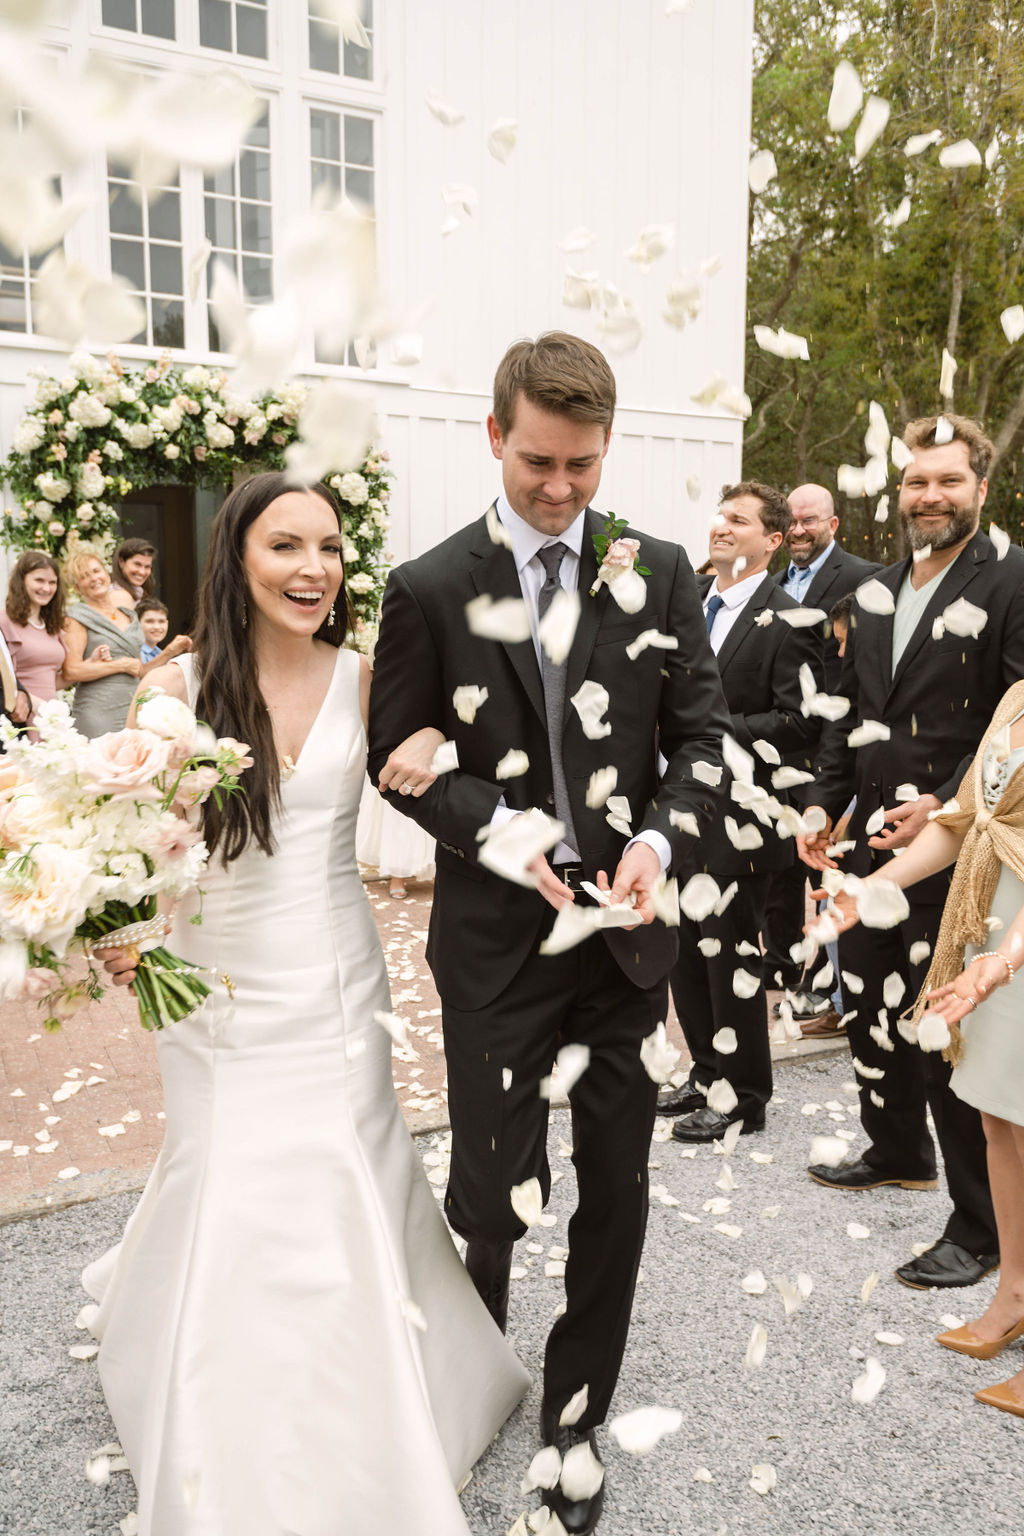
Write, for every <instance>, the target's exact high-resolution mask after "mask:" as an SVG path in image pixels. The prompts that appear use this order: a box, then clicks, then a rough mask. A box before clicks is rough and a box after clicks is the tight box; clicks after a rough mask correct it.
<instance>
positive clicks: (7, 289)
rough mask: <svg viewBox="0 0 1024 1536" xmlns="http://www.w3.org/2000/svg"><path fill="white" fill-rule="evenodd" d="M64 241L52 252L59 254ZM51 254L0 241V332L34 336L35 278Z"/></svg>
mask: <svg viewBox="0 0 1024 1536" xmlns="http://www.w3.org/2000/svg"><path fill="white" fill-rule="evenodd" d="M16 110H17V128H18V132H19V133H21V132H22V131H23V130H24V129H25V127H26V125H27V123H28V121H29V115H28V113H27V112H26V111H25V109H24V108H23V107H18V108H17V109H16ZM50 185H51V186H52V188H53V191H54V195H55V196H56V197H57V198H58V199H59V198H60V196H61V181H60V177H59V176H55V177H54V178H53V181H52V182H51V183H50ZM62 247H63V241H58V242H57V243H56V245H55V246H54V247H52V248H51V249H55V250H59V249H61V248H62ZM49 254H50V251H38V252H35V253H33V252H31V251H28V250H26V249H25V247H24V246H21V247H19V248H18V249H17V250H12V249H11V247H10V246H7V245H4V243H3V241H2V240H0V331H19V332H21V334H22V335H24V336H32V335H34V334H35V329H36V328H35V325H34V323H33V316H32V285H33V284H34V282H35V280H36V274H37V272H38V271H39V268H40V267H41V266H42V264H43V262H44V261H45V260H46V258H47V256H49Z"/></svg>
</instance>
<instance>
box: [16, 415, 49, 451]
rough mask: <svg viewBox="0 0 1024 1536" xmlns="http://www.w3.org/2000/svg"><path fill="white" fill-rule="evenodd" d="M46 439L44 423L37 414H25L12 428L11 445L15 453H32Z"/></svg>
mask: <svg viewBox="0 0 1024 1536" xmlns="http://www.w3.org/2000/svg"><path fill="white" fill-rule="evenodd" d="M45 441H46V424H45V422H43V421H41V420H40V418H39V417H38V416H26V417H24V419H23V420H21V421H19V423H18V425H17V426H16V427H15V429H14V436H13V437H12V439H11V446H12V447H13V449H14V451H15V453H34V452H35V450H36V449H37V448H41V447H42V445H43V443H45Z"/></svg>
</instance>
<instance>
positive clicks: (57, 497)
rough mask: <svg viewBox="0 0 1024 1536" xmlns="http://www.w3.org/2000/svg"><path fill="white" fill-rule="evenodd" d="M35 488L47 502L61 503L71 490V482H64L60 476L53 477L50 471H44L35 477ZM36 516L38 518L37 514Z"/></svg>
mask: <svg viewBox="0 0 1024 1536" xmlns="http://www.w3.org/2000/svg"><path fill="white" fill-rule="evenodd" d="M36 486H37V487H38V489H39V490H40V491H41V492H42V494H43V495H44V496H45V497H46V499H47V501H63V500H64V497H65V496H66V495H67V494H68V492H69V491H70V489H71V482H70V480H65V479H64V478H63V476H62V475H55V474H54V473H53V472H52V470H46V471H45V472H44V473H43V474H41V475H36ZM36 516H37V517H38V516H39V514H38V512H37V513H36Z"/></svg>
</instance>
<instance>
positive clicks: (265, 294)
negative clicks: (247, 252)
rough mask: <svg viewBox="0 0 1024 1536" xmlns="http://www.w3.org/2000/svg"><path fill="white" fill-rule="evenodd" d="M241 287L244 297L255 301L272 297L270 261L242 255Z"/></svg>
mask: <svg viewBox="0 0 1024 1536" xmlns="http://www.w3.org/2000/svg"><path fill="white" fill-rule="evenodd" d="M242 288H243V290H244V291H245V295H246V297H247V298H249V299H253V300H255V301H256V302H260V301H262V300H264V299H270V298H272V297H273V280H272V276H271V263H270V262H269V261H264V260H263V259H262V258H261V257H259V256H243V257H242Z"/></svg>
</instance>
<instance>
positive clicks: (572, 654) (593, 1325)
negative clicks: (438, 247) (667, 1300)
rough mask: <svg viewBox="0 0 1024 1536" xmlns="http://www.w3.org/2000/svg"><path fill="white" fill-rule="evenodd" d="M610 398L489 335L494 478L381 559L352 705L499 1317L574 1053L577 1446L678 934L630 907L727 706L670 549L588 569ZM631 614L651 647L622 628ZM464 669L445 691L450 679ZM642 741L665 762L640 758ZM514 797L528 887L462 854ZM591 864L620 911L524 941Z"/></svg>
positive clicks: (623, 1330)
mask: <svg viewBox="0 0 1024 1536" xmlns="http://www.w3.org/2000/svg"><path fill="white" fill-rule="evenodd" d="M614 405H615V381H614V378H613V376H612V373H611V370H610V369H609V367H608V364H607V362H606V361H605V359H604V358H603V357H602V355H601V354H600V353H599V352H598V351H597V350H596V348H594V347H592V346H590V345H589V344H588V343H586V342H583V341H580V340H579V339H578V338H576V337H573V336H569V335H566V334H565V333H560V332H554V333H549V334H548V335H546V336H542V337H540V338H539V340H538V341H536V342H528V341H523V342H518V343H516V344H515V345H514V346H513V347H511V348H510V349H509V351H508V353H507V354H506V356H505V358H504V359H503V361H502V363H501V365H500V367H499V369H498V372H497V375H496V377H495V388H494V412H493V414H492V415H491V416H490V417H489V418H488V423H487V426H488V433H489V436H490V442H491V448H492V451H493V453H494V456H495V457H496V458H497V459H499V460H500V461H501V470H502V481H503V486H504V491H503V494H502V495H501V496H499V497H498V500H497V502H496V504H495V506H494V507H493V508H492V509H491V511H490V512H489V513H488V514H487V516H486V517H485V518H481V519H480V521H479V522H477V523H474V524H472V525H471V526H470V527H468V528H465V529H462V530H461V531H460V532H458V533H456V534H454V535H453V536H452V537H451V538H449V539H447V540H445V542H444V543H443V544H441V545H440V546H439V547H438V548H436V549H434V550H432V551H431V552H430V553H428V554H426V555H423V556H421V557H420V558H419V559H416V560H411V561H409V562H408V563H406V564H405V565H402V566H400V567H399V568H398V569H397V570H395V571H393V572H392V574H391V577H390V579H389V581H388V586H387V591H386V593H385V597H384V605H383V613H382V618H381V627H380V637H379V640H378V643H377V648H376V654H375V664H374V677H373V689H372V694H371V703H370V752H369V766H370V774H371V777H372V779H373V780H374V782H377V783H381V782H383V784H384V785H385V786H387V787H388V788H389V790H390V793H389V796H388V798H389V799H390V800H391V802H392V803H393V804H394V805H395V806H397V808H398V809H400V810H402V811H405V812H406V813H407V814H409V815H411V816H412V817H413V818H414V819H415V820H416V821H418V822H419V823H420V824H421V825H422V826H423V827H424V828H425V829H426V830H427V831H428V832H429V833H431V835H432V836H434V837H435V838H436V839H437V845H438V846H437V872H436V877H435V885H434V902H433V909H432V912H431V918H430V936H429V945H428V950H427V957H428V960H429V962H430V966H431V969H432V971H433V973H434V978H435V980H436V982H437V987H438V991H439V993H440V995H441V1002H442V1017H443V1027H444V1037H445V1053H446V1056H447V1062H448V1092H449V1108H450V1112H451V1124H452V1137H453V1141H452V1162H451V1174H450V1181H449V1185H448V1191H447V1195H446V1201H445V1210H446V1214H447V1216H448V1219H449V1221H450V1222H451V1224H452V1226H453V1227H454V1228H455V1230H456V1231H457V1232H459V1233H460V1234H461V1235H462V1236H463V1237H465V1238H466V1239H467V1241H468V1244H469V1247H468V1251H467V1255H466V1262H467V1268H468V1269H469V1271H470V1273H471V1275H472V1277H473V1279H474V1281H475V1283H476V1285H477V1289H478V1290H479V1291H480V1293H481V1296H482V1297H483V1299H484V1301H485V1302H486V1303H487V1305H488V1306H489V1308H490V1310H491V1312H492V1315H494V1317H495V1319H496V1320H497V1321H498V1322H499V1324H501V1325H502V1326H504V1321H505V1313H506V1308H507V1297H508V1275H509V1264H510V1260H511V1253H512V1243H513V1241H514V1239H516V1238H517V1237H520V1236H521V1235H522V1234H523V1232H524V1230H525V1228H524V1224H523V1222H522V1221H521V1220H520V1218H519V1216H518V1215H517V1214H516V1212H515V1211H514V1210H513V1208H512V1202H511V1191H512V1190H513V1188H514V1187H515V1186H517V1185H521V1184H523V1183H525V1182H526V1181H528V1180H530V1179H537V1180H539V1182H540V1187H541V1191H542V1194H543V1196H544V1198H545V1199H546V1198H547V1195H548V1190H549V1185H550V1173H549V1170H548V1164H547V1157H546V1151H545V1146H546V1128H547V1112H548V1103H547V1099H546V1098H545V1097H543V1096H542V1094H543V1092H544V1084H545V1079H547V1078H548V1076H549V1074H550V1072H551V1067H552V1061H553V1059H554V1057H555V1054H556V1052H557V1051H558V1050H559V1048H560V1047H561V1046H563V1045H566V1044H568V1043H578V1044H580V1045H583V1046H585V1047H587V1048H588V1050H589V1065H588V1066H587V1068H586V1070H585V1071H584V1072H583V1074H582V1076H581V1077H580V1078H579V1080H578V1081H577V1082H576V1084H575V1086H574V1087H573V1088H572V1089H571V1091H570V1102H571V1105H572V1113H573V1141H574V1152H573V1160H574V1163H575V1165H576V1175H577V1182H578V1188H579V1202H578V1205H577V1209H576V1212H575V1214H574V1215H573V1217H572V1221H571V1224H570V1227H569V1238H568V1240H569V1258H568V1260H567V1262H566V1269H565V1290H566V1310H565V1313H564V1315H563V1316H562V1317H560V1318H559V1319H558V1321H557V1322H556V1323H555V1326H554V1328H553V1330H552V1332H551V1336H550V1338H549V1340H548V1344H547V1350H546V1358H545V1365H544V1402H543V1408H542V1418H541V1433H542V1437H543V1439H544V1441H545V1442H547V1443H554V1444H557V1445H558V1446H559V1449H560V1450H562V1451H563V1453H564V1451H565V1450H567V1449H568V1448H569V1446H570V1445H571V1444H572V1443H575V1442H576V1441H580V1440H583V1439H588V1440H589V1441H590V1443H591V1445H592V1447H593V1445H594V1437H593V1427H594V1426H595V1425H598V1424H600V1423H601V1422H602V1421H603V1420H604V1418H605V1415H606V1413H607V1410H608V1404H609V1401H610V1399H611V1395H612V1391H613V1388H614V1386H615V1381H616V1377H617V1375H618V1370H619V1365H620V1362H621V1358H622V1352H623V1349H624V1347H625V1340H626V1334H627V1330H628V1326H629V1315H630V1308H631V1304H632V1297H633V1289H634V1285H635V1281H636V1273H637V1267H638V1264H639V1259H640V1251H641V1246H642V1242H643V1235H644V1227H645V1223H646V1216H647V1160H648V1155H649V1143H650V1136H651V1130H652V1126H653V1120H654V1103H655V1094H656V1090H655V1085H654V1083H653V1081H652V1080H651V1078H650V1077H649V1076H648V1075H647V1073H646V1071H645V1069H644V1065H643V1063H642V1061H641V1056H640V1047H641V1043H642V1041H643V1040H644V1038H645V1037H647V1036H648V1035H650V1034H651V1033H652V1032H653V1031H655V1029H656V1027H657V1025H658V1024H659V1023H660V1022H661V1021H663V1020H664V1018H665V1010H666V1004H667V987H666V978H667V975H668V972H669V970H670V969H671V966H672V963H673V961H674V959H675V955H676V949H677V936H676V930H675V928H674V927H667V926H666V925H665V924H664V923H663V922H662V921H661V920H660V919H659V920H656V921H652V919H653V918H654V904H653V898H654V893H655V892H656V890H657V886H658V882H659V877H660V876H661V874H662V873H664V874H666V875H672V874H674V873H675V871H676V869H677V868H678V867H679V865H680V862H681V860H682V857H683V853H684V849H685V847H686V845H687V844H688V843H689V842H690V841H691V839H692V836H693V834H694V833H695V832H697V831H698V830H699V829H701V828H703V827H705V826H706V825H707V823H708V821H709V819H710V816H711V812H712V810H713V807H714V805H715V803H716V800H717V791H716V790H715V789H714V788H713V787H711V786H709V785H708V783H707V778H708V777H709V776H711V777H714V769H716V768H717V767H718V766H719V765H720V764H721V761H722V752H721V737H722V733H723V731H724V730H725V729H726V727H727V724H728V717H727V715H726V713H725V705H724V701H723V698H722V692H721V685H720V683H719V680H718V672H717V668H716V667H715V662H714V657H713V656H712V654H711V650H710V647H709V645H708V640H707V632H706V630H705V626H704V621H703V618H702V616H701V610H700V604H699V601H698V598H697V593H696V588H695V585H694V579H693V574H692V571H691V569H690V566H689V564H688V562H687V559H686V556H685V554H684V553H683V551H682V550H681V549H680V548H679V547H678V546H677V545H675V544H668V543H663V542H661V541H660V540H656V539H652V538H648V537H647V536H646V535H644V534H633V533H628V535H627V536H630V537H633V538H635V539H638V540H639V541H640V542H639V563H640V564H641V565H643V566H644V567H645V568H646V569H647V571H648V573H649V574H647V575H646V577H644V578H643V580H644V581H645V583H646V588H645V590H644V589H643V588H641V589H640V607H639V609H638V611H636V612H626V611H624V610H623V609H622V608H621V607H620V606H619V604H618V602H617V601H616V597H615V595H614V593H613V592H612V591H610V590H609V586H608V584H607V582H604V583H602V584H601V585H600V587H597V578H598V570H599V566H598V560H597V555H596V550H595V539H600V538H601V537H602V535H604V533H605V520H604V519H603V518H602V517H600V516H599V515H598V514H597V513H596V512H594V511H593V510H591V509H590V506H589V503H590V501H591V499H592V498H593V497H594V495H595V494H596V492H597V488H598V484H599V482H600V477H601V465H602V461H603V458H604V455H605V453H606V452H607V449H608V442H609V437H610V429H611V421H612V415H613V412H614ZM617 531H618V532H622V531H623V530H617ZM619 552H620V553H623V554H624V556H625V557H626V558H627V559H628V558H630V557H631V551H629V550H628V549H625V548H624V547H622V546H620V550H619ZM632 580H633V582H634V584H635V581H636V578H635V577H633V578H632ZM559 588H561V589H562V591H563V592H568V593H571V594H576V595H577V596H578V600H579V619H578V622H577V623H576V626H575V634H574V637H573V639H572V643H571V646H570V648H569V651H568V654H567V656H566V658H565V661H564V663H563V664H562V666H561V667H560V666H559V665H558V664H557V662H556V660H555V659H554V658H553V657H552V656H551V654H550V652H549V650H548V649H547V648H544V649H542V647H541V646H540V644H539V642H538V634H537V631H538V618H539V616H540V615H541V614H543V613H545V612H550V611H553V610H551V609H548V608H546V605H545V596H547V600H548V602H553V601H555V600H558V601H560V602H561V603H568V604H569V606H570V607H571V605H572V599H571V598H569V597H564V596H561V595H559V594H558V589H559ZM553 589H554V590H553ZM595 589H596V590H595ZM485 598H490V599H493V600H495V601H496V602H497V601H501V600H507V601H510V602H511V603H512V604H513V609H512V612H513V616H514V621H515V622H516V623H518V625H519V628H518V630H513V629H504V628H503V630H502V638H493V639H492V638H484V637H483V636H482V635H481V634H479V633H475V632H474V630H473V629H472V628H471V627H470V623H469V620H468V615H467V604H471V603H473V602H476V603H477V604H479V603H480V602H481V600H483V599H485ZM470 614H472V615H475V614H476V610H475V609H470ZM475 622H477V621H476V619H475V618H474V623H475ZM645 632H647V639H648V640H650V639H653V640H654V641H655V643H654V644H651V643H644V642H643V641H641V643H640V644H635V643H634V642H637V641H638V640H640V637H642V636H645ZM650 632H653V635H652V634H651V633H650ZM666 647H667V648H666ZM555 651H556V653H557V651H558V647H557V646H555ZM560 673H561V674H562V675H561V679H560V678H559V674H560ZM474 687H475V688H476V689H478V690H479V691H478V692H477V693H476V694H475V695H473V699H474V702H473V704H471V705H470V706H469V707H467V706H466V702H465V701H466V695H465V694H457V693H456V690H459V689H462V688H474ZM484 690H486V696H485V694H484ZM560 692H562V693H564V701H565V702H564V713H563V714H562V717H561V720H559V708H558V696H559V693H560ZM588 696H589V698H590V700H591V702H592V703H593V704H594V711H593V713H591V712H589V711H588V710H587V709H586V708H585V700H586V699H587V697H588ZM605 701H607V702H605ZM425 725H435V726H438V727H440V728H441V729H442V730H443V731H444V733H445V735H446V736H447V737H449V738H451V739H452V740H453V741H454V742H455V744H456V746H457V749H458V767H457V768H455V769H454V770H453V771H451V772H449V773H446V774H444V775H443V776H441V777H439V778H438V779H437V780H436V782H435V783H434V784H433V785H432V786H431V787H430V788H429V789H428V790H427V792H426V793H425V794H423V795H422V797H417V796H413V795H412V794H409V795H407V796H403V795H402V793H401V791H402V789H403V786H404V788H405V789H409V787H410V786H409V784H408V782H406V781H405V778H404V768H403V765H402V764H401V763H400V762H398V763H396V761H395V759H394V758H393V757H391V756H389V754H392V753H393V752H394V749H395V748H396V746H397V745H398V744H399V743H401V742H402V741H403V740H404V739H405V738H406V737H407V736H408V735H409V734H410V732H411V731H415V730H417V729H418V728H420V727H423V726H425ZM659 747H660V750H661V751H662V752H663V753H664V755H665V757H666V758H667V760H668V766H667V769H666V771H665V772H664V774H662V775H661V776H660V777H659V774H658V769H657V754H658V748H659ZM510 749H515V750H517V751H519V752H521V753H524V754H525V756H526V763H525V764H524V763H522V761H521V760H520V762H519V763H518V764H517V770H518V771H517V772H515V774H514V775H513V776H511V777H506V776H505V770H504V769H499V764H500V763H502V761H503V760H504V759H506V757H507V755H508V753H509V750H510ZM700 764H704V765H705V767H703V768H700V767H698V765H700ZM708 765H709V766H710V770H711V772H710V774H709V772H708ZM695 769H696V772H695ZM608 770H614V774H612V773H610V772H608ZM382 774H383V780H382V777H381V776H382ZM595 775H597V776H598V777H595ZM613 777H614V779H615V782H614V786H612V784H611V782H610V781H611V779H612V778H613ZM396 790H397V791H398V793H395V791H396ZM609 793H613V794H614V795H617V796H620V797H622V800H623V801H624V802H626V803H625V804H622V803H619V802H616V806H617V809H618V814H615V810H616V807H615V806H613V807H612V808H611V810H610V809H609V806H608V804H607V803H606V802H607V797H608V795H609ZM530 807H539V808H540V809H541V810H543V811H545V812H547V813H549V814H552V815H553V814H556V813H557V817H558V820H559V822H560V823H561V824H562V825H563V827H564V831H563V832H562V836H561V841H560V842H559V843H558V844H557V846H555V847H554V848H553V849H552V850H551V851H550V852H549V854H548V857H547V858H545V857H543V856H539V857H537V858H536V859H535V860H534V862H533V864H532V865H531V872H532V873H531V875H529V876H528V877H527V878H528V879H530V880H532V881H533V882H534V883H535V885H534V886H524V885H522V884H517V883H513V881H512V880H511V879H503V878H501V877H499V876H498V875H496V874H494V873H492V872H491V871H490V870H489V869H488V868H485V867H484V865H483V864H482V863H481V862H480V859H479V854H480V851H481V842H480V838H481V834H487V833H488V832H489V831H490V830H491V829H493V828H495V827H497V826H498V825H499V824H500V823H503V822H509V821H511V820H512V819H513V818H515V817H516V816H519V815H520V814H521V813H523V812H525V811H527V810H528V809H529V808H530ZM610 815H611V816H613V818H614V821H615V822H616V823H617V825H614V824H612V822H611V821H610V820H609V816H610ZM623 819H624V820H625V822H627V823H628V825H629V828H630V829H631V832H632V834H633V836H627V834H626V833H625V832H624V831H623V830H622V826H623ZM609 877H610V884H611V887H612V893H613V900H614V901H616V902H619V901H622V900H625V899H626V898H627V896H628V897H629V898H634V897H635V899H636V902H637V915H638V919H639V920H640V923H641V926H635V927H631V928H629V929H625V928H618V929H609V928H606V929H604V930H603V931H602V932H600V933H593V934H592V935H591V936H590V937H588V938H586V939H585V940H584V941H583V942H582V943H580V944H578V945H577V946H576V947H574V948H571V949H568V950H566V951H565V952H563V953H560V954H542V953H539V947H540V945H541V944H542V942H543V941H544V940H545V939H546V938H547V936H548V934H549V933H550V931H551V928H552V924H553V922H554V920H555V917H556V914H557V912H558V911H560V909H561V908H562V907H564V906H565V905H566V904H570V903H571V904H575V905H576V906H577V907H580V908H582V907H583V906H584V905H585V904H587V903H588V902H589V901H590V898H589V897H588V895H587V894H586V893H585V892H584V891H583V889H582V883H581V882H582V880H584V879H586V880H587V881H588V882H591V883H596V884H597V885H599V886H602V887H606V886H607V885H608V884H609ZM595 915H596V914H595ZM585 1384H586V1386H587V1391H588V1397H587V1405H586V1407H585V1409H584V1410H583V1412H582V1413H581V1415H580V1417H579V1419H578V1420H577V1421H576V1423H575V1425H572V1426H567V1425H561V1424H560V1423H559V1418H560V1415H561V1412H562V1410H563V1408H564V1407H565V1405H566V1404H567V1402H568V1401H569V1399H570V1398H571V1397H572V1396H573V1395H574V1394H575V1393H576V1392H578V1391H579V1389H580V1388H582V1387H583V1386H584V1385H585ZM545 1498H546V1500H547V1501H548V1502H549V1503H550V1505H551V1507H552V1508H553V1509H555V1510H556V1512H557V1513H558V1514H559V1517H560V1518H561V1520H562V1523H563V1525H565V1526H566V1528H567V1529H568V1530H570V1531H577V1532H583V1531H589V1530H592V1529H593V1526H594V1523H596V1519H597V1515H598V1513H599V1509H600V1495H598V1496H597V1497H596V1498H595V1499H593V1500H582V1501H576V1503H572V1502H570V1501H568V1500H567V1499H566V1498H565V1497H564V1495H562V1493H561V1492H560V1489H559V1488H556V1489H554V1490H551V1491H550V1492H549V1493H548V1494H547V1495H545Z"/></svg>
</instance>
